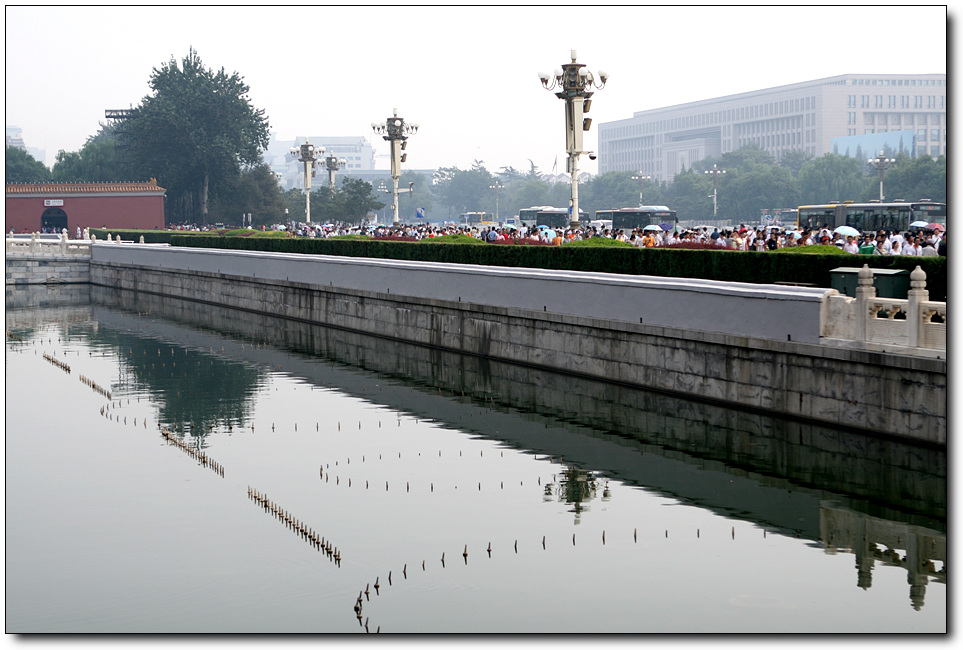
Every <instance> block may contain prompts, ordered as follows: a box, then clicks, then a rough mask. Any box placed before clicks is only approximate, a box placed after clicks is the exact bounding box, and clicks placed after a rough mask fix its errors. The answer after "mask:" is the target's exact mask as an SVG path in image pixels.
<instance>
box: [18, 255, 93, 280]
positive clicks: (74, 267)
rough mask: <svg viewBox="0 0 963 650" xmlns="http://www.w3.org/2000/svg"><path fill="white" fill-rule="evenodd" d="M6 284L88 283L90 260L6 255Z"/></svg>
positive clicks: (55, 256) (66, 256)
mask: <svg viewBox="0 0 963 650" xmlns="http://www.w3.org/2000/svg"><path fill="white" fill-rule="evenodd" d="M4 270H5V272H6V284H48V283H64V284H81V283H87V282H90V258H89V257H86V256H83V257H78V256H77V255H51V254H49V253H45V254H42V255H40V254H38V255H30V254H26V253H18V254H16V255H9V254H8V255H7V256H6V260H5V264H4Z"/></svg>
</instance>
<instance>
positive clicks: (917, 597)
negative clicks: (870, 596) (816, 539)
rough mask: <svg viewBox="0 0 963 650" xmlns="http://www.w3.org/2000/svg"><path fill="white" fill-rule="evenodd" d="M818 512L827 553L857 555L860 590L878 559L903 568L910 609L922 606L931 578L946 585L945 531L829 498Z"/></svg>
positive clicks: (866, 586)
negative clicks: (871, 513)
mask: <svg viewBox="0 0 963 650" xmlns="http://www.w3.org/2000/svg"><path fill="white" fill-rule="evenodd" d="M819 515H820V516H819V528H820V541H821V542H822V543H823V544H824V545H825V546H826V552H827V553H835V552H836V551H837V550H848V551H851V552H852V553H853V554H854V555H855V556H856V570H857V574H858V575H857V584H858V585H859V586H860V587H862V588H863V589H869V588H870V587H871V586H872V585H873V575H872V570H873V568H874V566H875V565H876V563H877V562H878V563H880V564H885V565H888V566H898V567H902V568H904V569H906V572H907V575H906V581H907V582H908V583H909V585H910V590H909V591H910V594H909V596H910V603H911V604H912V606H913V609H917V610H919V609H921V608H922V607H923V600H924V597H925V596H926V585H927V584H928V582H929V579H930V578H932V579H934V580H935V581H936V582H939V583H942V584H946V534H945V533H940V532H937V531H935V530H928V529H926V528H923V527H920V526H913V525H909V524H904V523H901V522H896V521H888V520H885V519H879V518H877V517H871V516H868V515H865V514H861V513H858V512H853V511H851V510H847V509H845V508H841V507H839V504H837V503H833V502H829V501H826V502H823V503H822V504H820V508H819ZM880 546H882V547H884V548H880ZM936 562H939V566H937V564H936Z"/></svg>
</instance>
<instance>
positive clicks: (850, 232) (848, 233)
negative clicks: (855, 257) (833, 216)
mask: <svg viewBox="0 0 963 650" xmlns="http://www.w3.org/2000/svg"><path fill="white" fill-rule="evenodd" d="M833 232H834V233H836V234H838V235H843V236H844V237H859V231H858V230H856V229H855V228H853V227H851V226H839V227H838V228H836V230H834V231H833Z"/></svg>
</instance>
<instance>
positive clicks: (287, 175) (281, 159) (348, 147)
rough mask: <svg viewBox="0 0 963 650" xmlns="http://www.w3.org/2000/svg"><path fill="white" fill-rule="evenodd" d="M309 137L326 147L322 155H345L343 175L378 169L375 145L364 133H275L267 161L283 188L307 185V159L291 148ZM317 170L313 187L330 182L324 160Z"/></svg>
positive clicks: (266, 155) (340, 173) (340, 171)
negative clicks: (302, 159)
mask: <svg viewBox="0 0 963 650" xmlns="http://www.w3.org/2000/svg"><path fill="white" fill-rule="evenodd" d="M305 140H307V141H308V142H310V143H311V144H313V145H315V146H316V147H324V156H322V158H323V157H325V156H328V155H331V154H334V156H335V157H336V158H344V159H345V161H346V162H345V165H344V168H343V169H341V170H339V171H338V175H339V176H340V175H342V174H344V175H348V176H351V175H352V173H353V172H360V171H367V170H373V169H374V149H373V148H372V146H371V143H370V142H368V141H367V140H366V139H365V138H364V137H363V136H345V137H336V136H308V137H307V138H305V137H301V136H299V137H297V138H295V139H294V140H278V139H277V138H276V137H275V136H274V134H272V137H271V142H270V144H269V145H268V149H267V151H266V152H264V161H265V162H266V163H267V164H268V166H269V167H270V168H271V171H273V172H274V173H276V174H278V177H279V180H278V183H279V184H280V186H281V189H283V190H290V189H292V188H303V187H304V163H300V162H298V157H297V156H292V155H291V152H290V150H291V147H300V146H301V145H302V144H303V143H304V141H305ZM316 171H317V176H315V179H314V181H312V183H311V187H312V189H314V188H317V187H319V186H320V185H321V184H327V182H328V172H327V171H326V170H325V167H324V163H323V162H321V161H319V162H318V163H317V167H316Z"/></svg>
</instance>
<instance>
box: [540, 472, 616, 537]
mask: <svg viewBox="0 0 963 650" xmlns="http://www.w3.org/2000/svg"><path fill="white" fill-rule="evenodd" d="M597 493H598V480H597V479H596V477H595V475H594V474H593V473H592V472H589V471H586V470H584V469H578V468H577V467H571V466H566V467H563V468H562V471H561V472H559V474H558V482H557V483H556V482H547V483H546V484H545V488H544V491H543V496H542V499H543V500H544V501H552V500H553V497H555V495H557V496H558V500H559V501H564V502H565V503H569V504H571V505H572V509H571V510H569V512H574V513H575V523H576V525H577V524H579V523H581V519H582V512H583V511H586V510H588V506H587V503H588V502H589V501H591V500H592V499H594V498H595V496H596V495H597ZM611 498H612V492H611V491H610V490H609V489H608V483H607V482H606V483H605V485H604V489H603V492H602V500H603V501H609V500H611Z"/></svg>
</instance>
